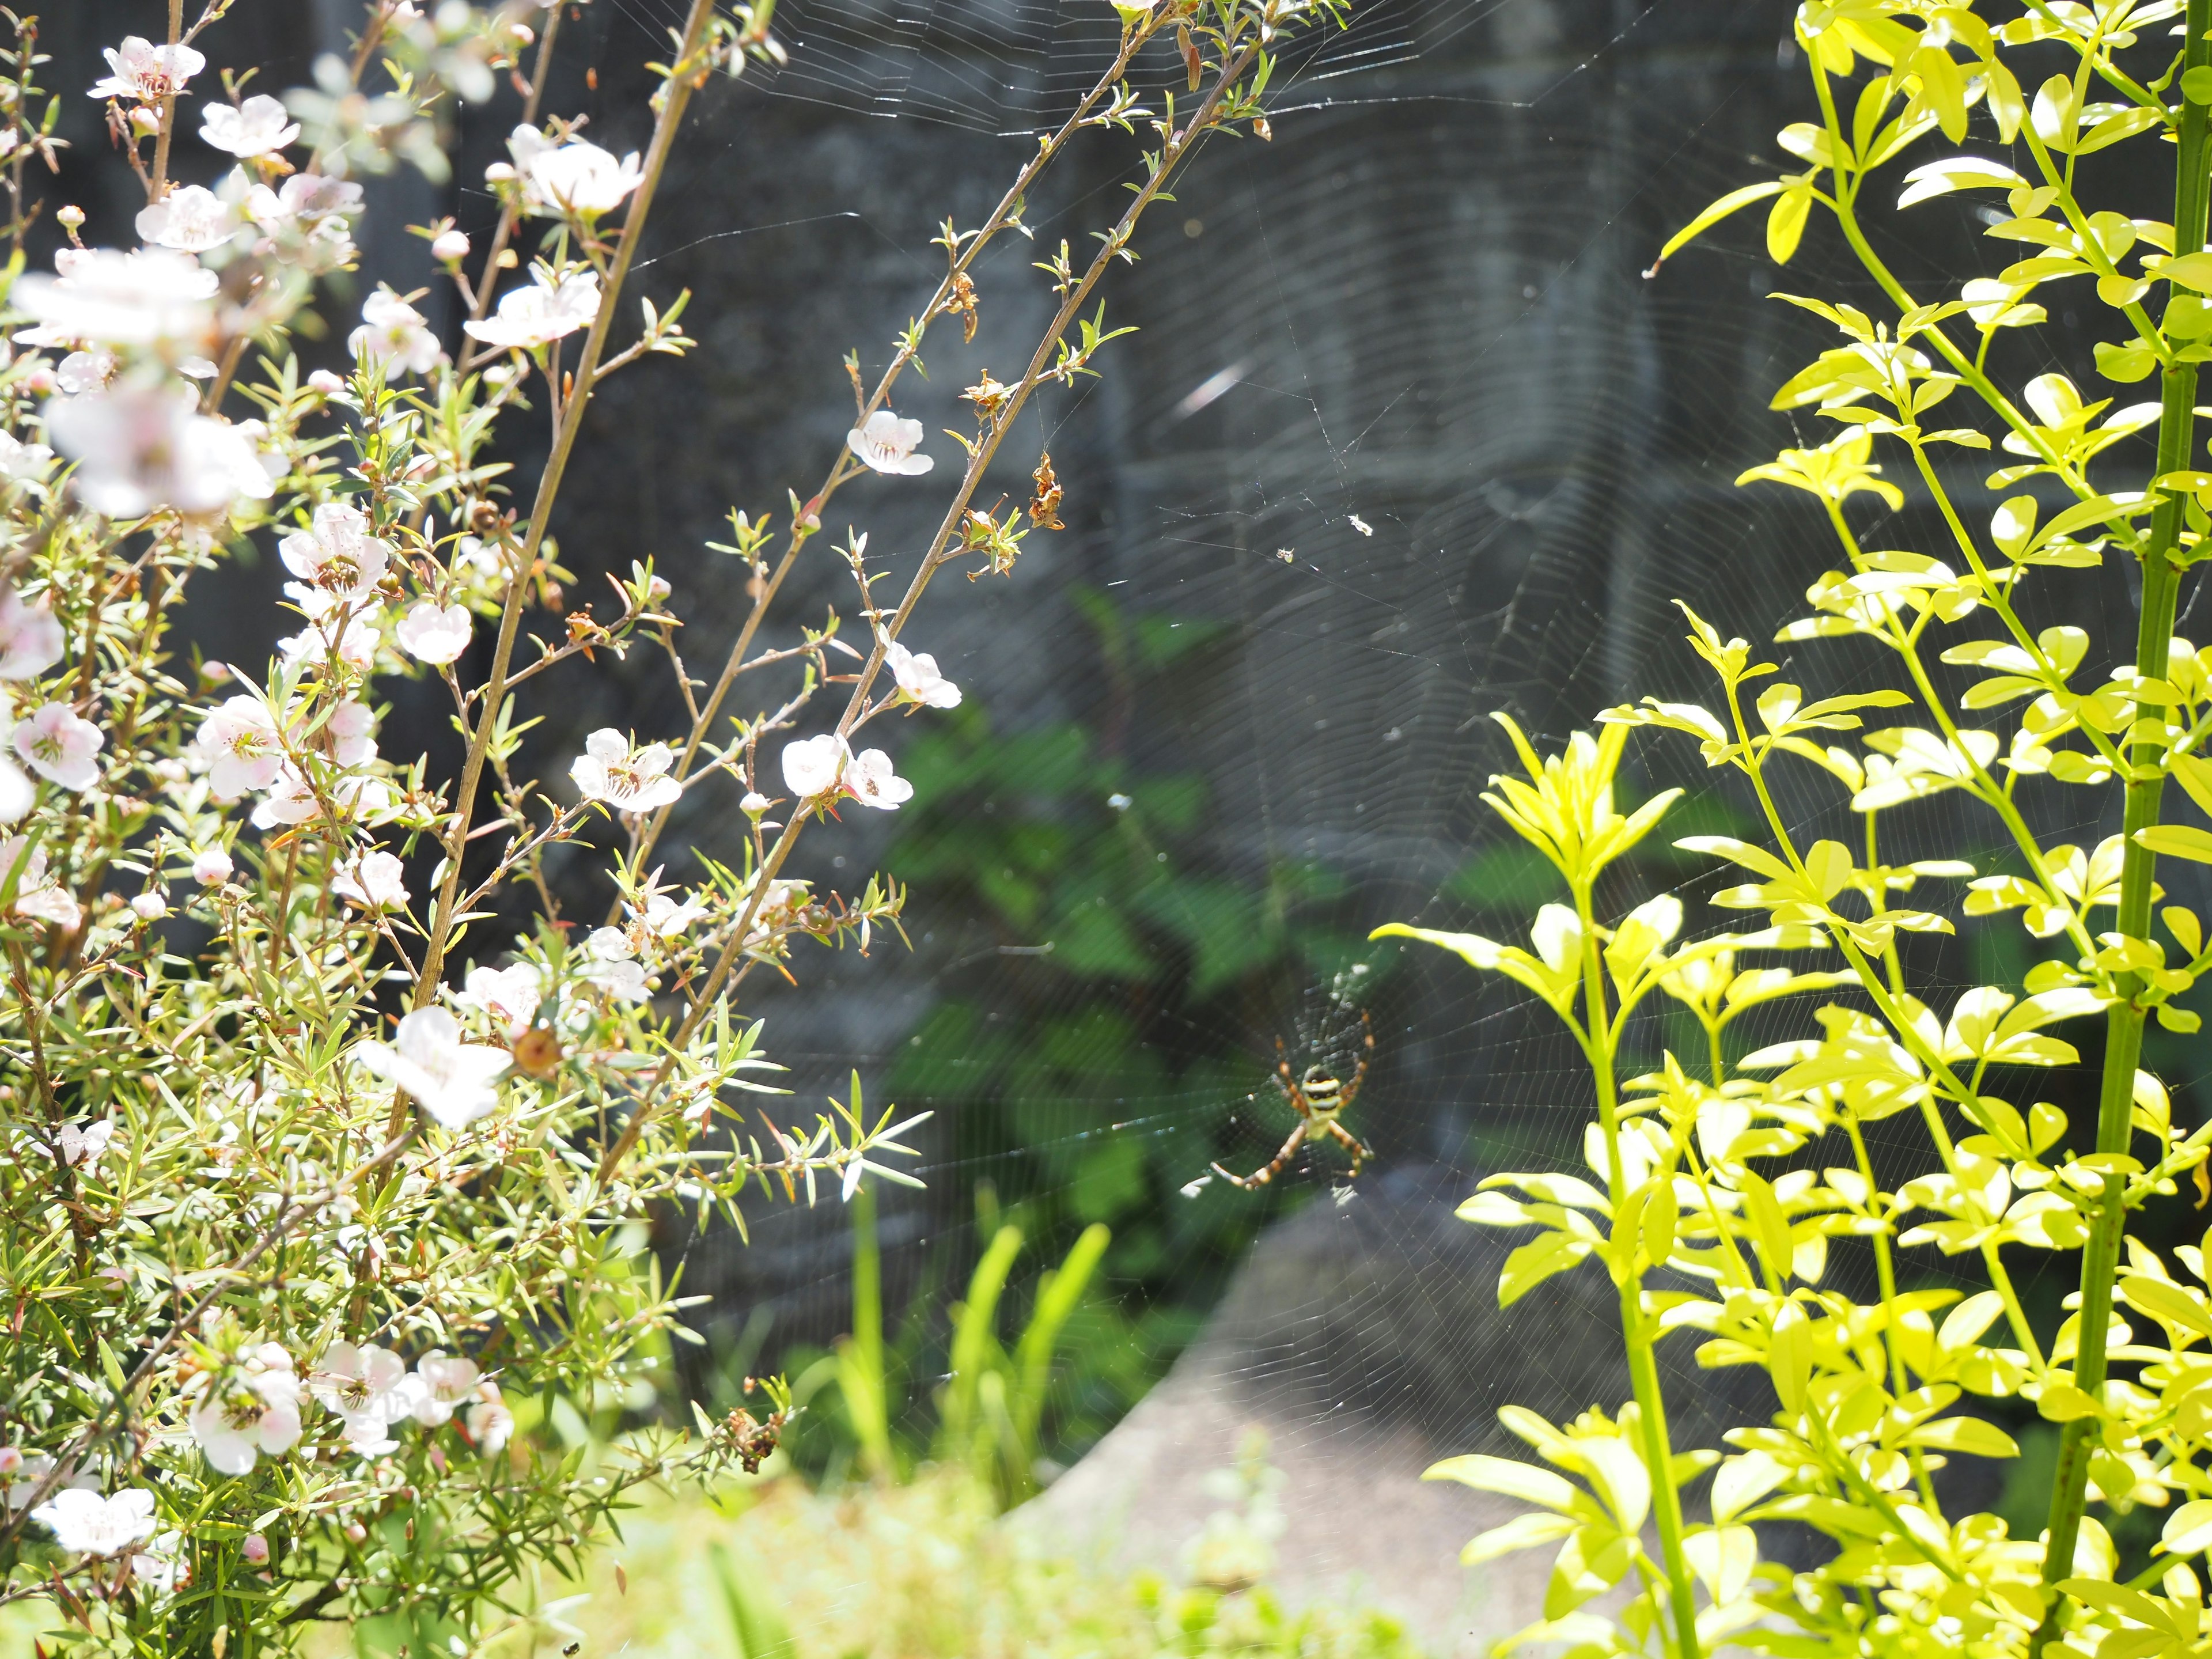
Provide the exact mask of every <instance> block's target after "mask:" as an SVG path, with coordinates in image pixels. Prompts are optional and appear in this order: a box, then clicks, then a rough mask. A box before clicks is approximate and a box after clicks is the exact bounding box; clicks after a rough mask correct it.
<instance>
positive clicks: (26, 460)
mask: <svg viewBox="0 0 2212 1659" xmlns="http://www.w3.org/2000/svg"><path fill="white" fill-rule="evenodd" d="M53 460H54V452H53V451H52V450H51V449H49V448H47V447H46V446H45V445H44V444H27V443H24V442H22V441H20V440H19V439H17V438H15V436H14V435H11V434H9V433H5V432H0V477H5V478H12V479H14V480H15V482H16V483H24V482H27V481H35V480H37V479H40V478H43V477H46V471H47V469H48V468H49V467H51V466H52V465H53Z"/></svg>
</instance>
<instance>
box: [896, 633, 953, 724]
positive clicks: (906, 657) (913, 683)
mask: <svg viewBox="0 0 2212 1659" xmlns="http://www.w3.org/2000/svg"><path fill="white" fill-rule="evenodd" d="M884 666H885V667H886V668H889V669H890V671H891V678H893V679H894V680H896V681H897V682H898V689H899V695H900V696H902V697H903V698H904V699H905V700H906V701H908V702H917V703H921V705H923V706H924V707H925V708H958V707H959V706H960V688H959V687H958V686H957V685H955V684H953V683H952V682H951V680H948V679H946V678H945V676H944V675H942V674H940V673H939V672H938V671H937V659H936V658H934V657H933V656H931V655H929V654H928V653H927V652H921V653H916V652H913V651H909V650H908V649H907V648H906V647H904V646H902V645H901V644H900V643H899V642H898V641H896V640H892V641H888V642H887V643H886V644H885V645H884Z"/></svg>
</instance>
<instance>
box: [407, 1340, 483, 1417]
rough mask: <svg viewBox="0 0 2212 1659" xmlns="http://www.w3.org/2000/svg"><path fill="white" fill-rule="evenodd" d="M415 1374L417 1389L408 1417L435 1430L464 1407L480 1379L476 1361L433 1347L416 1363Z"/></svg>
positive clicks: (480, 1374)
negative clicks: (448, 1353) (457, 1409)
mask: <svg viewBox="0 0 2212 1659" xmlns="http://www.w3.org/2000/svg"><path fill="white" fill-rule="evenodd" d="M415 1375H416V1378H417V1379H419V1384H420V1386H419V1387H418V1388H417V1389H416V1390H415V1394H414V1399H413V1407H414V1409H413V1412H412V1413H411V1415H412V1416H413V1417H414V1419H415V1420H416V1422H417V1423H420V1424H422V1425H423V1426H424V1427H426V1428H435V1427H437V1426H438V1425H440V1424H441V1423H443V1422H445V1421H447V1419H450V1418H451V1417H452V1416H453V1413H454V1411H455V1409H456V1408H458V1407H460V1406H463V1405H465V1404H466V1403H467V1402H468V1401H469V1400H470V1399H471V1397H472V1396H473V1395H475V1394H476V1391H477V1383H478V1382H479V1381H480V1380H481V1376H482V1373H481V1372H479V1371H478V1370H477V1362H476V1361H475V1360H473V1359H468V1358H462V1357H460V1356H459V1355H452V1356H448V1355H447V1354H444V1353H441V1352H439V1351H438V1350H437V1349H435V1348H433V1349H431V1350H430V1352H428V1353H426V1354H424V1355H423V1356H422V1358H420V1359H418V1360H416V1362H415Z"/></svg>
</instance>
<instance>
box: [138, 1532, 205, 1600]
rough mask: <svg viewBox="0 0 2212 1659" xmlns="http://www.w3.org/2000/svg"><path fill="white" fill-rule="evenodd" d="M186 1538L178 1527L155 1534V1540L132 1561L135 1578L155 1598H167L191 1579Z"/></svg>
mask: <svg viewBox="0 0 2212 1659" xmlns="http://www.w3.org/2000/svg"><path fill="white" fill-rule="evenodd" d="M184 1549H185V1535H184V1534H182V1533H181V1532H179V1531H178V1530H177V1529H176V1528H170V1529H169V1530H168V1531H167V1532H164V1533H157V1534H155V1537H154V1541H153V1542H152V1543H150V1544H149V1545H147V1546H146V1547H145V1548H144V1549H143V1550H140V1551H139V1552H138V1553H137V1554H135V1555H133V1556H132V1557H131V1577H133V1578H135V1579H136V1580H137V1581H138V1583H142V1584H143V1585H144V1586H145V1587H146V1588H147V1589H148V1590H149V1592H150V1593H152V1594H153V1595H168V1594H169V1592H170V1591H172V1590H173V1589H176V1588H177V1586H178V1585H179V1584H180V1583H189V1582H190V1581H191V1576H192V1573H191V1565H190V1564H189V1563H187V1562H186V1561H185V1559H184Z"/></svg>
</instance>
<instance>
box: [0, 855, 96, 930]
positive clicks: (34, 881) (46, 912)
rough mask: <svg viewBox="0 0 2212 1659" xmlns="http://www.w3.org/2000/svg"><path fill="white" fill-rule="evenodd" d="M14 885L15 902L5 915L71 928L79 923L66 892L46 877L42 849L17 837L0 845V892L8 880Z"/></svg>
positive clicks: (79, 912) (80, 913)
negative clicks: (12, 878)
mask: <svg viewBox="0 0 2212 1659" xmlns="http://www.w3.org/2000/svg"><path fill="white" fill-rule="evenodd" d="M11 875H12V876H13V877H14V878H15V903H14V904H12V905H10V906H9V907H7V909H8V912H9V914H12V915H19V916H28V917H31V918H32V919H33V920H34V921H51V922H55V923H57V924H58V925H59V926H61V927H76V925H77V923H78V922H79V921H82V920H83V914H82V912H81V911H80V910H79V909H78V908H77V905H76V899H75V898H73V897H71V896H70V892H69V890H68V889H67V888H65V887H64V886H62V885H61V884H60V883H58V882H57V881H56V880H55V879H54V878H52V876H51V875H49V874H47V873H46V848H43V847H33V846H31V845H30V844H29V843H28V842H27V841H26V840H25V839H24V838H23V837H22V836H9V837H8V839H7V840H5V841H0V888H4V887H5V885H6V884H7V882H8V879H9V877H10V876H11Z"/></svg>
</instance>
